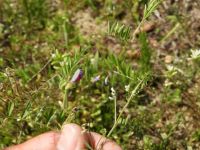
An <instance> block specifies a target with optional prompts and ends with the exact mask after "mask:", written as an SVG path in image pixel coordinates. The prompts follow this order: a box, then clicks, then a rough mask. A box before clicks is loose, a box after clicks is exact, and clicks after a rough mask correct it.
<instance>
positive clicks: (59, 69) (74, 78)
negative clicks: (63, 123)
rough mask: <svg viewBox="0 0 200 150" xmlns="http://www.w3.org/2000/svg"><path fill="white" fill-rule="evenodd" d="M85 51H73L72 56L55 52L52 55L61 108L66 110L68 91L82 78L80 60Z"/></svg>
mask: <svg viewBox="0 0 200 150" xmlns="http://www.w3.org/2000/svg"><path fill="white" fill-rule="evenodd" d="M84 51H85V50H80V51H78V50H75V53H74V56H73V57H71V56H70V55H69V54H67V53H64V54H61V53H59V52H58V50H56V53H55V54H53V55H52V57H53V61H52V63H51V64H52V65H53V67H54V68H55V69H56V77H58V80H59V88H60V89H61V90H62V91H63V94H64V96H63V104H62V108H63V109H67V106H68V100H67V95H68V90H69V89H70V88H71V87H72V86H73V84H75V83H77V82H78V81H80V80H81V78H82V77H83V70H81V69H80V66H81V60H82V59H83V56H84Z"/></svg>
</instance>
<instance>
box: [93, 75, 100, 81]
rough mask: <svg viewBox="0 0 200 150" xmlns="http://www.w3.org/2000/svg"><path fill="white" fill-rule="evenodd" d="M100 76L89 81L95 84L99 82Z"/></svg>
mask: <svg viewBox="0 0 200 150" xmlns="http://www.w3.org/2000/svg"><path fill="white" fill-rule="evenodd" d="M100 77H101V76H100V75H98V76H96V77H93V78H92V79H91V82H92V83H95V82H97V81H99V80H100Z"/></svg>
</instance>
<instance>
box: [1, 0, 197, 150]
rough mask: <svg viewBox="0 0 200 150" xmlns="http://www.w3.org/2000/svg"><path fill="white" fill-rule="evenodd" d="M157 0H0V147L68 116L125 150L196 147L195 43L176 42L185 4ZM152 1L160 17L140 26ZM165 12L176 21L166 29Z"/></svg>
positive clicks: (183, 37)
mask: <svg viewBox="0 0 200 150" xmlns="http://www.w3.org/2000/svg"><path fill="white" fill-rule="evenodd" d="M160 3H161V4H162V2H161V1H160V0H151V1H147V0H141V1H137V0H133V1H131V0H130V1H129V0H128V1H119V2H115V1H110V0H105V1H103V0H84V1H81V0H76V1H73V0H65V1H47V0H29V1H27V0H19V1H16V2H15V1H11V0H4V1H0V149H2V148H4V147H7V146H9V145H13V144H19V143H21V142H23V141H25V140H26V139H28V138H30V137H32V136H35V135H38V134H40V133H43V132H45V131H49V130H60V129H61V127H62V125H63V124H65V123H69V122H73V123H77V124H79V125H82V126H83V127H84V128H86V129H87V130H89V131H90V130H91V131H95V132H98V133H101V134H103V135H105V136H107V137H109V138H111V139H113V140H115V141H116V142H117V143H118V144H119V145H121V146H122V148H123V149H125V150H126V149H127V150H129V149H130V150H131V149H146V150H164V149H181V148H182V149H189V148H191V147H192V148H193V149H195V148H197V147H198V144H199V142H200V138H199V130H200V125H199V121H198V118H199V116H200V114H199V109H200V108H199V107H200V101H199V100H200V97H199V92H200V90H199V89H200V86H199V85H200V84H199V83H200V80H199V79H200V76H199V72H200V69H199V68H200V67H199V58H200V55H199V50H198V47H199V43H198V41H196V43H190V44H185V45H184V46H182V47H181V44H180V43H182V41H181V40H183V41H188V36H187V35H186V31H184V29H186V28H187V21H188V20H187V21H185V22H184V18H187V14H184V13H183V14H181V15H180V16H178V15H179V14H177V13H176V11H175V10H173V8H174V7H175V6H179V4H178V3H175V4H173V7H171V8H169V10H166V11H164V12H163V11H162V9H163V5H159V4H160ZM167 5H168V3H167ZM174 5H175V6H174ZM156 9H157V10H158V11H159V12H163V14H162V13H161V14H160V16H161V17H163V18H161V19H163V20H165V23H164V24H162V25H160V26H157V27H156V29H153V31H150V32H149V31H146V32H145V31H144V32H139V31H140V29H141V28H142V27H143V26H144V25H145V24H146V23H148V22H151V21H154V20H155V16H156V15H155V14H154V11H155V10H156ZM168 11H169V12H168ZM168 13H169V14H168ZM80 14H81V16H79V15H80ZM81 18H84V19H85V20H81ZM168 18H181V19H182V20H181V21H178V24H179V27H184V28H183V29H181V31H177V30H175V29H174V27H173V26H172V27H171V26H170V27H171V28H170V29H168V26H167V25H168V24H167V23H169V21H168ZM163 20H162V21H163ZM81 21H82V22H81ZM162 21H161V22H162ZM158 22H159V21H158ZM165 24H166V25H165ZM108 25H109V26H108ZM172 25H174V22H172ZM163 27H165V28H166V29H165V28H164V29H163ZM160 28H161V29H160ZM172 31H173V32H172ZM191 31H192V29H191ZM177 34H178V36H180V41H178V40H174V38H176V36H177ZM152 39H154V40H157V41H158V42H159V41H160V43H158V46H154V45H153V44H152ZM160 39H161V40H160ZM163 39H164V40H163ZM170 42H171V43H173V42H175V43H176V44H179V45H180V46H179V47H178V48H177V49H173V50H174V51H173V52H171V51H170V50H169V51H168V47H167V46H168V45H169V43H170ZM188 45H189V46H188ZM163 47H164V48H163ZM179 49H184V50H185V51H180V50H179ZM190 49H194V50H192V51H190ZM166 56H171V57H170V58H171V59H172V60H170V61H169V60H165V59H166ZM77 70H81V71H83V76H82V78H81V79H80V81H78V80H76V81H72V78H73V79H74V77H75V76H74V74H75V72H76V71H77ZM183 143H184V144H183Z"/></svg>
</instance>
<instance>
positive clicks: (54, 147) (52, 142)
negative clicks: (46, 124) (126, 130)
mask: <svg viewBox="0 0 200 150" xmlns="http://www.w3.org/2000/svg"><path fill="white" fill-rule="evenodd" d="M86 145H90V147H91V148H92V149H96V150H122V149H121V148H120V146H118V145H117V144H116V143H115V142H112V141H111V140H109V139H106V138H105V137H103V136H101V135H100V134H98V133H95V132H83V131H82V129H81V127H80V126H78V125H76V124H67V125H65V126H64V127H63V129H62V131H61V132H60V133H59V132H53V131H52V132H47V133H44V134H41V135H39V136H36V137H34V138H32V139H30V140H28V141H26V142H24V143H22V144H19V145H16V146H11V147H8V148H6V149H5V150H86V149H87V148H86Z"/></svg>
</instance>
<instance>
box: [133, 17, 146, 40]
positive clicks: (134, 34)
mask: <svg viewBox="0 0 200 150" xmlns="http://www.w3.org/2000/svg"><path fill="white" fill-rule="evenodd" d="M144 21H145V19H144V18H142V21H141V22H140V23H139V25H138V26H137V28H136V29H135V31H134V32H133V35H132V40H131V41H134V40H135V36H136V34H137V33H138V31H139V30H140V28H141V26H142V25H143V23H144Z"/></svg>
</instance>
